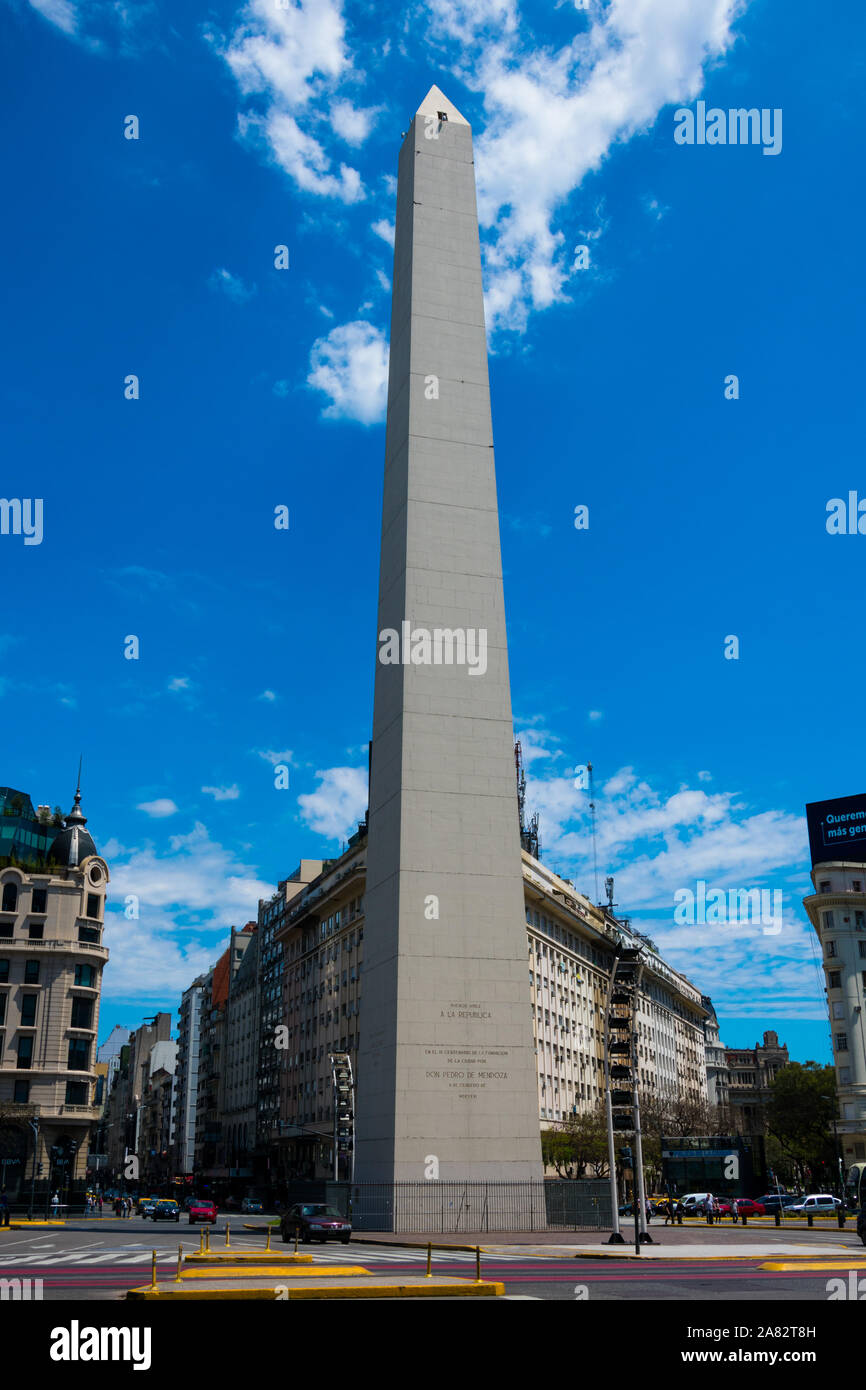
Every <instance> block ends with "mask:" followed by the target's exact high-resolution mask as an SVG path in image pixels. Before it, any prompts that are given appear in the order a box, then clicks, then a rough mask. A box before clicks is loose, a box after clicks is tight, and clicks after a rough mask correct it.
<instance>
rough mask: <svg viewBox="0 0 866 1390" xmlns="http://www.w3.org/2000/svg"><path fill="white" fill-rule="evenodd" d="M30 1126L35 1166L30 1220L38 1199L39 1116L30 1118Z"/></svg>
mask: <svg viewBox="0 0 866 1390" xmlns="http://www.w3.org/2000/svg"><path fill="white" fill-rule="evenodd" d="M27 1123H28V1124H29V1126H30V1128H31V1129H32V1130H33V1168H32V1170H31V1173H30V1210H29V1212H28V1213H27V1219H28V1221H32V1220H33V1203H34V1202H35V1201H36V1160H37V1158H38V1156H39V1117H38V1116H37V1117H36V1119H34V1120H28V1121H27Z"/></svg>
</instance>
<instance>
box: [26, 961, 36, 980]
mask: <svg viewBox="0 0 866 1390" xmlns="http://www.w3.org/2000/svg"><path fill="white" fill-rule="evenodd" d="M24 983H25V985H38V984H39V962H38V960H27V961H25V962H24Z"/></svg>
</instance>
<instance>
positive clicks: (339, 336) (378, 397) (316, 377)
mask: <svg viewBox="0 0 866 1390" xmlns="http://www.w3.org/2000/svg"><path fill="white" fill-rule="evenodd" d="M307 384H308V385H309V386H312V387H313V389H314V390H316V391H322V392H323V393H324V394H325V395H326V396H328V397H330V401H331V404H330V405H329V406H326V407H325V409H324V410H323V411H322V414H323V416H325V417H326V418H327V419H331V420H357V421H359V422H360V423H361V424H362V425H372V424H375V423H377V422H378V421H380V420H382V419H384V416H385V404H386V399H387V394H388V343H387V340H386V338H385V335H384V333H382V332H381V330H380V329H378V328H375V327H374V326H373V324H371V323H368V322H367V320H366V319H358V320H355V321H354V322H353V323H344V324H340V325H338V326H337V327H336V328H332V329H331V331H330V333H329V334H328V335H327V337H324V338H318V339H317V340H316V342H315V343H314V344H313V346H312V349H311V351H310V372H309V375H308V377H307Z"/></svg>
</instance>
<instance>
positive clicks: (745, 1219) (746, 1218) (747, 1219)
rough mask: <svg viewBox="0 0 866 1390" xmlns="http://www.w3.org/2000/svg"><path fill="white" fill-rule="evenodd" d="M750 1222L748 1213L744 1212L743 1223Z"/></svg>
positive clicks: (746, 1224) (745, 1224)
mask: <svg viewBox="0 0 866 1390" xmlns="http://www.w3.org/2000/svg"><path fill="white" fill-rule="evenodd" d="M748 1224H749V1218H748V1217H747V1215H746V1213H745V1212H743V1225H744V1226H748Z"/></svg>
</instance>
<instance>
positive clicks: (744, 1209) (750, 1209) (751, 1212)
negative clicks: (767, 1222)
mask: <svg viewBox="0 0 866 1390" xmlns="http://www.w3.org/2000/svg"><path fill="white" fill-rule="evenodd" d="M734 1210H735V1211H736V1214H737V1216H766V1214H767V1209H766V1207H765V1206H764V1203H763V1202H756V1201H755V1200H754V1199H753V1198H752V1197H736V1198H735V1199H734Z"/></svg>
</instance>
